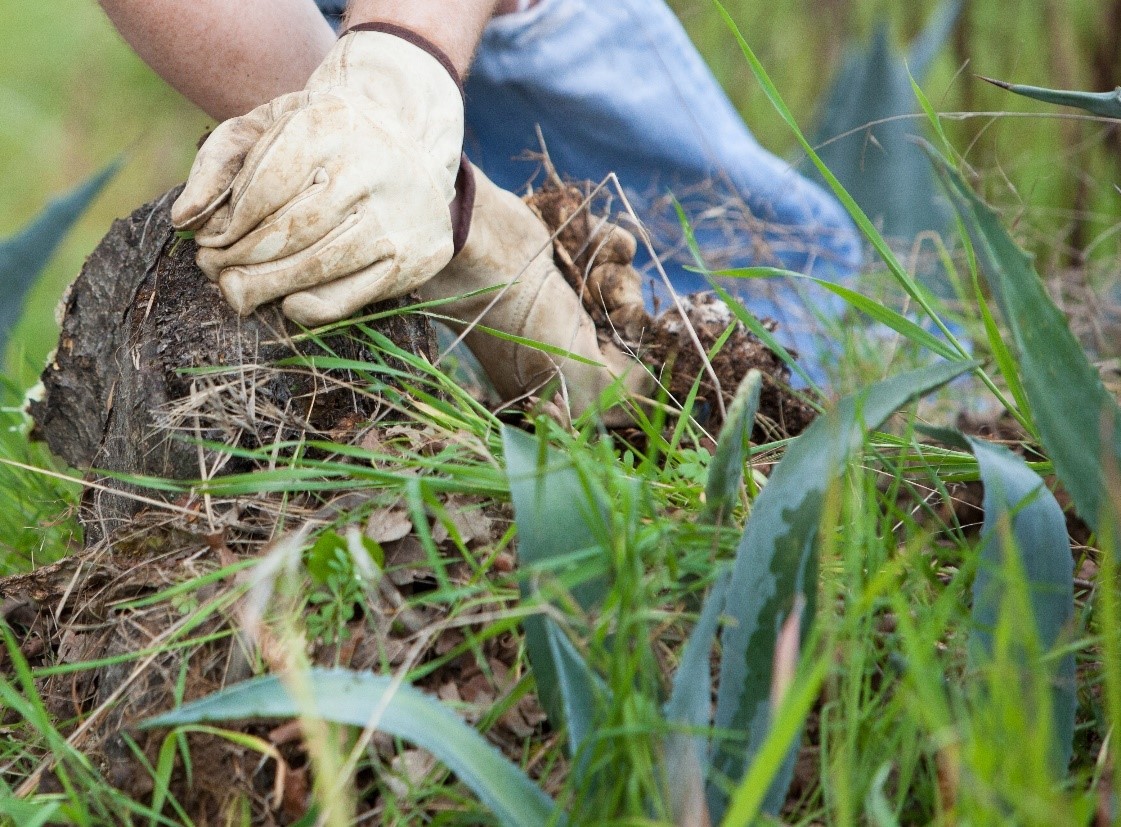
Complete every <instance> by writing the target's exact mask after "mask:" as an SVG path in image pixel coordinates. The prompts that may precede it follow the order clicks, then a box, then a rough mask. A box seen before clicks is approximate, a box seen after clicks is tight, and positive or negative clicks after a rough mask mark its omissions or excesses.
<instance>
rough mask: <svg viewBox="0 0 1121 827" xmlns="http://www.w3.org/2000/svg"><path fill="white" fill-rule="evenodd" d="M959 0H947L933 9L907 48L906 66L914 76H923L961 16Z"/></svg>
mask: <svg viewBox="0 0 1121 827" xmlns="http://www.w3.org/2000/svg"><path fill="white" fill-rule="evenodd" d="M961 8H962V2H961V0H947V1H946V2H945V3H942V5H940V6H938V8H936V9H935V10H934V13H933V14H931V15H930V18H929V19H928V20H927V21H926V25H925V26H923V30H922V31H921V32H919V33H918V34H917V35H916V36H915V39H914V40H912V41H911V45H910V47H909V48H908V50H907V68H908V69H909V70H910V72H911V76H912V77H914V78H925V77H926V75H927V73H928V72H929V71H930V66H931V64H933V63H934V60H935V58H937V57H938V53H939V52H941V51H942V47H943V46H945V45H946V41H948V40H949V39H950V35H951V34H953V33H954V26H956V25H957V22H958V17H959V16H961Z"/></svg>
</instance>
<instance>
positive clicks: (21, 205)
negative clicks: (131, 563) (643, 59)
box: [0, 0, 1121, 384]
mask: <svg viewBox="0 0 1121 827" xmlns="http://www.w3.org/2000/svg"><path fill="white" fill-rule="evenodd" d="M671 5H672V6H673V7H674V9H675V10H676V11H677V12H678V13H679V14H680V16H681V18H682V20H683V21H684V23H685V25H686V27H687V29H688V30H689V32H690V34H691V35H692V36H693V38H694V40H695V41H696V42H697V44H698V46H699V47H700V49H701V51H702V53H703V54H704V55H705V57H706V58H707V59H708V61H709V63H710V64H711V66H712V67H713V70H714V72H715V73H716V75H717V77H718V78H719V79H720V81H721V82H722V83H723V84H724V86H725V88H726V89H727V90H728V93H729V94H730V96H731V97H732V99H733V100H734V101H735V103H736V104H737V105H738V106H739V107H740V109H741V110H742V111H743V112H744V114H745V117H746V119H747V122H748V123H749V125H750V126H751V128H752V129H753V130H754V131H755V133H756V134H757V135H758V137H759V138H760V140H761V141H762V142H763V144H764V145H766V146H768V147H769V148H771V149H773V150H775V151H777V152H779V153H780V154H786V153H789V152H790V151H791V147H792V144H793V142H792V140H791V139H790V136H789V135H788V134H787V133H786V131H785V128H784V127H783V126H782V124H781V123H780V122H779V120H778V118H777V117H776V116H775V114H774V112H773V110H772V109H771V108H770V105H769V104H768V103H767V101H766V100H765V99H764V98H763V96H762V94H760V92H759V90H758V88H757V86H756V85H755V83H754V81H753V80H751V78H750V76H749V73H748V70H747V67H746V65H745V63H744V60H743V57H742V55H741V54H740V52H739V49H738V47H737V46H736V44H735V42H734V41H733V40H732V38H731V37H730V35H729V34H728V32H727V30H726V29H725V28H724V26H723V24H722V22H721V21H720V19H719V17H718V15H717V13H716V10H715V9H714V7H713V6H712V4H711V3H710V2H709V0H671ZM935 5H936V4H935V3H933V2H912V3H887V2H873V0H814V1H813V2H811V0H799V2H788V3H779V4H775V3H763V2H758V0H729V2H728V3H727V6H728V8H729V10H730V11H731V13H732V15H733V16H734V17H735V19H736V20H737V22H738V23H739V25H740V27H741V29H742V30H743V32H744V34H745V36H746V37H747V39H748V41H749V42H750V43H751V45H752V47H753V48H754V49H755V50H756V52H757V53H758V55H759V56H760V58H761V59H762V60H763V62H764V64H765V65H766V67H767V69H768V71H769V72H770V73H771V75H772V77H773V78H774V80H775V82H776V84H777V85H778V87H779V89H780V91H781V92H782V93H783V95H784V96H785V97H786V99H787V102H788V103H789V104H790V105H791V107H792V109H793V111H794V113H795V115H796V116H797V117H798V118H799V120H800V122H801V123H802V124H803V125H804V126H805V127H809V128H810V131H811V132H812V125H813V123H814V122H815V114H816V110H815V106H816V103H817V102H818V101H819V100H820V99H821V97H822V95H823V93H824V91H825V89H826V88H827V86H828V84H829V82H830V80H831V79H832V77H833V74H834V72H835V71H836V68H837V66H838V65H839V63H840V60H841V58H842V54H843V51H844V48H845V44H846V43H859V42H862V41H866V40H867V38H868V36H869V34H870V32H871V31H872V29H873V26H874V25H875V23H876V21H882V20H886V21H888V22H889V24H890V27H891V30H892V33H893V36H894V38H895V39H896V41H897V42H900V43H902V42H905V41H906V40H908V39H909V38H911V37H912V36H913V35H914V34H915V33H916V32H917V31H918V30H919V28H920V27H921V26H922V24H923V22H924V21H925V20H926V18H927V16H928V15H929V14H930V12H931V10H932V9H933V8H934V6H935ZM1119 52H1121V0H1108V2H1101V1H1100V0H1098V2H1094V0H1032V1H1031V2H1029V1H1028V0H1000V2H998V0H976V2H973V3H967V4H966V6H965V9H964V12H963V14H962V19H961V20H960V21H959V25H958V28H957V30H956V32H955V35H954V37H953V39H952V42H951V43H949V44H948V45H947V47H946V48H945V49H944V51H943V53H942V55H941V56H940V58H939V59H938V61H937V63H936V65H935V67H934V70H933V71H932V73H931V75H930V77H929V79H928V80H927V82H926V84H925V86H924V88H925V90H926V93H927V95H928V96H929V98H930V100H931V102H932V103H933V105H934V106H935V107H936V108H937V109H938V110H939V111H941V112H946V113H952V112H994V113H1004V114H996V115H992V116H979V117H971V118H967V119H962V120H947V122H946V128H947V131H948V132H949V134H950V136H951V138H952V139H953V141H954V144H955V146H956V147H957V149H958V150H959V151H960V152H961V153H962V154H963V156H964V157H965V159H966V160H967V161H968V162H969V164H970V165H971V166H972V167H973V169H974V170H975V171H976V172H977V174H978V179H977V181H975V182H974V183H975V184H976V185H978V186H979V187H980V189H981V190H982V192H983V193H984V194H985V195H986V196H987V197H989V198H990V199H992V200H993V201H994V202H995V203H997V204H998V205H1000V206H1002V207H1004V208H1006V209H1007V210H1008V214H1009V219H1010V221H1011V223H1012V225H1013V227H1014V228H1015V229H1016V231H1017V233H1018V234H1019V235H1020V236H1021V238H1023V239H1024V240H1025V241H1026V242H1027V243H1028V244H1029V245H1030V246H1031V247H1032V248H1033V249H1034V250H1035V251H1036V253H1037V255H1039V256H1040V267H1041V269H1042V270H1043V271H1044V272H1049V271H1051V272H1053V271H1055V270H1058V269H1062V268H1073V269H1076V270H1077V269H1078V268H1081V266H1082V265H1083V264H1084V256H1085V253H1086V251H1087V250H1088V251H1089V253H1090V255H1091V257H1092V258H1093V259H1094V260H1095V262H1097V263H1098V266H1099V267H1103V268H1106V269H1109V268H1112V267H1113V263H1114V262H1115V261H1116V260H1117V258H1118V251H1119V248H1118V234H1117V233H1116V229H1117V226H1118V222H1117V213H1118V210H1117V207H1118V204H1119V203H1121V200H1119V199H1121V196H1119V195H1118V193H1117V190H1116V189H1115V186H1114V183H1115V182H1116V181H1118V180H1119V179H1118V175H1117V172H1118V170H1117V159H1118V155H1119V153H1118V147H1119V146H1121V144H1119V143H1118V137H1117V130H1116V128H1115V127H1113V126H1109V125H1106V124H1103V123H1101V122H1094V121H1091V120H1086V119H1080V118H1078V117H1077V116H1075V115H1074V114H1073V113H1062V112H1059V111H1057V110H1056V109H1055V108H1052V107H1047V106H1045V105H1042V104H1037V103H1033V102H1031V101H1027V100H1023V99H1020V98H1017V97H1015V96H1012V95H1009V94H1007V93H1005V92H1002V91H1000V90H998V89H995V88H993V87H991V86H989V85H987V84H985V83H983V82H981V81H979V80H977V79H976V78H975V77H974V74H983V75H991V76H994V77H998V78H1001V79H1005V80H1011V81H1015V82H1019V83H1028V84H1034V85H1044V86H1057V87H1065V88H1081V89H1092V90H1101V89H1109V88H1112V87H1113V86H1116V85H1117V84H1118V82H1119V81H1121V69H1119V67H1121V54H1119ZM0 67H2V68H0V164H2V167H0V180H2V181H3V184H4V186H3V193H2V195H0V237H2V236H5V235H8V234H10V233H12V232H14V231H16V230H17V229H18V228H19V227H21V226H22V225H24V224H25V223H26V222H27V221H28V220H30V219H31V217H32V216H33V215H34V214H35V213H36V212H38V210H39V209H41V208H42V206H43V204H44V203H45V202H46V201H47V199H48V198H49V197H50V196H51V195H52V194H56V193H58V192H60V191H63V190H65V189H67V188H69V187H71V186H73V185H74V184H76V183H78V182H79V181H81V180H83V179H84V178H85V177H86V176H88V175H89V174H91V173H92V172H94V171H96V170H98V169H100V168H101V167H103V166H104V165H105V164H106V163H107V162H109V161H110V160H112V159H113V158H114V157H116V156H117V155H118V154H120V153H122V152H123V153H125V165H124V167H123V169H122V171H121V173H120V174H119V175H118V176H117V177H116V178H115V179H114V180H113V182H112V183H111V184H110V186H109V187H108V188H107V189H106V190H105V192H103V193H102V195H101V196H100V197H99V198H98V199H97V201H96V203H95V204H94V206H93V208H92V209H91V210H90V211H89V212H88V213H87V214H86V216H85V217H84V218H83V220H82V221H81V223H80V224H79V225H78V227H77V228H76V229H75V231H74V232H73V233H71V234H70V236H69V237H68V238H67V240H66V243H65V244H64V245H63V247H62V249H61V250H60V251H59V253H58V255H57V256H56V257H55V259H54V261H53V262H52V264H51V266H50V268H49V270H48V271H47V273H46V275H45V277H44V278H43V279H42V281H41V282H40V284H39V285H38V286H37V288H36V290H35V291H34V293H33V294H32V296H31V298H30V300H29V302H28V310H27V313H26V315H25V318H24V319H23V321H22V323H21V325H20V328H19V329H18V330H17V331H15V333H14V335H13V338H12V343H11V345H10V347H9V352H8V362H7V364H8V368H9V370H8V372H9V373H10V374H11V375H12V376H13V377H14V378H16V379H17V381H19V382H20V383H23V384H26V383H28V382H30V381H32V380H33V377H34V376H35V375H36V373H37V372H38V370H39V366H40V365H41V364H42V361H43V358H44V356H45V355H46V353H47V352H48V351H49V349H50V348H51V347H52V346H53V344H54V339H55V326H54V321H53V308H54V304H55V302H56V301H57V299H58V297H59V295H61V293H62V290H63V288H64V287H65V285H66V284H67V283H68V282H69V281H70V280H71V279H72V278H73V276H74V275H75V274H76V273H77V271H78V269H79V267H80V266H81V263H82V261H83V259H84V257H85V256H86V255H87V254H88V253H89V251H90V250H91V249H92V248H93V247H94V245H95V244H96V243H97V241H98V240H99V239H100V238H101V236H102V235H103V234H104V233H105V232H106V231H107V229H108V227H109V225H110V223H111V222H112V220H113V219H114V218H117V217H120V216H124V215H127V214H128V213H129V212H131V211H132V210H133V209H134V208H136V207H137V206H139V205H140V204H142V203H144V202H145V201H147V200H149V199H151V198H153V197H155V196H156V195H158V194H160V193H162V192H163V191H164V190H166V189H167V188H169V187H171V186H173V185H174V184H176V183H177V182H179V181H181V180H182V179H183V178H184V177H185V175H186V173H187V170H188V169H189V166H190V161H191V158H192V157H193V153H194V147H195V144H196V142H197V140H198V137H199V136H200V135H201V134H202V132H203V130H204V129H205V127H206V126H207V124H208V123H209V122H208V119H207V118H206V117H205V116H204V115H202V114H201V113H200V112H198V111H197V110H195V109H194V108H193V107H192V106H191V105H190V104H188V103H187V102H186V101H184V100H183V99H182V98H181V97H180V96H179V95H178V94H177V93H175V92H174V91H172V90H170V89H169V88H168V87H167V86H166V85H165V84H164V83H163V82H162V81H160V80H159V79H158V78H157V77H156V76H155V75H153V74H152V73H151V72H150V71H149V70H148V69H147V68H146V67H145V66H144V65H143V64H142V63H141V62H140V61H139V60H138V59H137V58H136V57H135V56H134V55H133V54H132V53H131V52H130V51H129V49H128V47H127V46H126V45H125V44H124V43H123V41H121V39H120V38H119V37H118V36H117V34H116V33H115V31H114V30H113V28H112V27H111V26H110V24H109V23H108V21H107V20H106V19H105V17H104V15H103V13H102V12H101V10H100V7H99V6H98V5H97V4H96V2H93V0H55V2H52V3H33V2H13V3H6V4H4V6H3V7H0ZM1015 113H1035V114H1034V115H1032V116H1031V117H1020V116H1018V115H1016V114H1015Z"/></svg>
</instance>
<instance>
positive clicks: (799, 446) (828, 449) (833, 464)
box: [709, 362, 973, 820]
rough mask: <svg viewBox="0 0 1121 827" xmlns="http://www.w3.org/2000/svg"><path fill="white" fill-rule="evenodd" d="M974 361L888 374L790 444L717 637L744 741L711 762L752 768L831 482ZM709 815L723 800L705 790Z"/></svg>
mask: <svg viewBox="0 0 1121 827" xmlns="http://www.w3.org/2000/svg"><path fill="white" fill-rule="evenodd" d="M972 367H973V363H971V362H949V363H940V364H937V365H934V366H931V367H928V368H924V369H922V370H918V371H912V372H909V373H905V374H901V375H900V376H896V377H893V378H891V379H887V380H884V381H882V382H879V383H877V384H876V385H874V386H872V387H871V388H870V389H868V390H867V391H865V392H863V393H861V394H859V395H854V396H849V397H846V398H844V399H842V400H841V401H840V402H839V403H838V404H837V407H836V408H835V409H833V410H832V411H829V412H828V413H826V414H825V415H824V416H822V417H819V418H818V419H817V420H816V421H815V422H814V423H813V424H812V425H811V426H810V427H809V428H808V429H807V430H806V431H805V432H804V433H803V434H802V435H800V436H799V437H798V438H797V439H795V440H793V441H792V442H791V443H790V446H789V447H788V448H787V451H786V454H785V455H784V456H783V459H782V461H781V462H780V463H779V464H778V466H776V468H775V470H774V472H773V473H772V474H771V478H770V480H768V482H767V485H766V486H765V487H764V488H763V491H762V493H761V494H760V495H759V497H758V498H757V499H756V500H755V505H754V507H753V508H752V513H751V517H750V518H749V519H748V521H747V527H746V530H745V531H744V534H743V537H742V539H741V540H740V544H739V549H738V551H737V555H736V560H735V563H734V565H733V570H732V581H731V585H730V586H729V592H728V603H727V607H726V614H727V615H728V616H729V617H730V618H731V620H732V622H731V623H730V624H729V625H728V626H726V627H725V629H724V632H723V634H722V636H721V643H722V649H723V657H722V659H721V662H720V686H719V690H718V695H717V706H716V727H717V729H719V730H723V731H727V732H743V733H746V735H747V745H746V747H744V746H743V745H741V744H736V745H730V746H729V745H722V746H721V747H719V748H718V749H717V751H716V755H715V757H714V762H713V763H714V767H715V768H716V769H717V770H718V771H719V772H720V773H721V774H722V775H723V776H724V777H726V778H728V779H730V780H731V781H732V782H733V783H735V782H738V781H739V780H740V779H741V778H742V776H743V775H744V771H745V769H746V768H747V767H748V766H750V764H751V762H752V760H753V759H754V757H755V755H756V754H757V752H758V750H759V748H760V746H761V745H762V744H763V742H764V741H765V740H766V738H767V734H768V732H769V730H770V729H771V725H772V721H771V708H770V697H769V694H770V688H771V676H772V664H773V663H774V655H775V646H776V635H777V632H778V630H779V629H780V628H782V625H783V623H784V622H785V621H786V619H787V617H788V616H789V614H790V612H791V611H793V610H794V608H795V606H796V604H797V601H798V600H799V595H801V597H802V599H804V600H805V601H806V612H805V615H804V622H803V623H802V626H801V628H802V635H803V640H804V639H805V635H806V633H807V632H808V629H809V627H810V625H811V623H812V619H813V616H814V598H815V595H816V589H817V556H816V549H817V540H818V531H819V529H820V523H821V519H822V515H823V510H824V506H825V499H826V493H827V490H828V488H829V487H830V486H831V485H832V484H833V483H834V482H835V480H837V479H838V477H839V476H840V475H841V474H842V472H843V471H844V468H845V465H846V463H847V461H848V458H849V456H850V455H851V453H852V452H853V451H855V450H856V449H857V448H858V447H859V446H860V444H861V443H862V442H863V439H864V433H865V431H866V430H867V429H868V428H873V427H876V426H877V425H879V423H881V422H882V421H883V420H884V419H886V418H887V417H888V416H889V415H890V414H891V413H892V412H893V411H895V410H896V409H897V408H899V407H900V406H901V405H903V404H904V403H906V402H907V401H908V400H909V399H911V398H913V397H915V396H918V395H920V394H923V393H926V392H928V391H930V390H932V389H934V388H936V387H939V386H940V385H943V384H945V383H946V382H948V381H950V380H951V379H953V378H954V377H956V376H959V375H960V374H962V373H963V372H965V371H967V370H970V369H971V368H972ZM792 757H793V751H791V757H790V758H788V759H787V761H786V765H785V766H784V767H783V769H782V771H781V772H780V773H779V775H778V777H777V778H776V779H775V780H774V783H773V785H772V787H771V790H770V792H769V793H768V795H767V799H766V805H765V809H766V810H767V812H770V813H776V812H777V809H778V807H779V806H780V805H781V803H782V800H783V797H784V795H785V791H786V788H787V786H788V785H789V779H790V773H791V772H792V770H793V763H792ZM709 801H710V804H711V805H712V806H711V810H712V815H713V817H714V819H716V820H719V818H720V816H721V814H722V813H723V811H724V807H725V804H726V801H725V800H724V795H723V793H722V791H721V790H720V789H719V788H718V786H716V785H713V786H712V787H711V788H710V796H709Z"/></svg>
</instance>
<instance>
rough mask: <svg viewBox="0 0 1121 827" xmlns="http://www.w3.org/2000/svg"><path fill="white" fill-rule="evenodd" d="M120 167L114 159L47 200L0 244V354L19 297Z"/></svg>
mask: <svg viewBox="0 0 1121 827" xmlns="http://www.w3.org/2000/svg"><path fill="white" fill-rule="evenodd" d="M120 166H121V161H120V159H119V158H118V159H117V160H115V161H113V162H112V163H111V164H109V166H107V167H105V169H103V170H101V172H99V173H97V174H96V175H94V176H92V177H91V178H89V179H88V180H87V181H85V182H84V183H82V184H79V185H78V186H77V187H75V188H74V189H72V190H70V192H68V193H66V194H65V195H60V196H58V197H57V198H54V199H52V200H51V202H50V203H49V204H47V206H46V208H45V209H44V210H43V211H42V212H41V213H39V215H38V216H37V217H36V218H35V220H34V221H32V222H31V223H30V224H28V225H27V226H26V227H24V228H23V230H21V231H20V232H18V233H16V234H15V235H13V236H9V237H8V238H5V239H2V240H0V353H3V351H4V347H5V345H6V344H7V341H8V336H9V335H10V334H11V331H12V328H13V327H15V324H16V322H17V321H19V317H20V314H21V313H22V311H23V297H24V295H26V293H27V291H28V290H29V289H30V288H31V285H33V284H34V283H35V281H36V279H38V278H39V274H40V273H42V272H43V268H44V267H46V266H47V263H48V262H49V261H50V260H51V256H52V255H54V251H55V250H56V249H57V248H58V245H59V244H60V243H61V242H62V239H63V238H64V237H65V236H66V234H67V233H68V232H69V231H70V228H71V227H73V226H74V223H75V222H76V221H77V220H78V219H79V218H80V217H81V215H82V213H84V212H85V211H86V208H87V207H88V206H89V205H90V202H92V201H93V199H94V198H96V197H97V194H98V193H99V192H101V189H102V188H103V187H104V186H105V184H106V183H108V182H109V179H110V178H112V177H113V176H114V175H115V174H116V172H117V170H118V169H119V168H120Z"/></svg>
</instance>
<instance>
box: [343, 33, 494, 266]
mask: <svg viewBox="0 0 1121 827" xmlns="http://www.w3.org/2000/svg"><path fill="white" fill-rule="evenodd" d="M352 32H381V33H383V34H391V35H393V36H394V37H399V38H401V39H402V40H404V41H405V42H406V43H411V44H413V45H414V46H416V47H417V48H418V49H422V50H424V51H425V52H427V53H428V54H430V55H432V57H434V58H435V59H436V61H437V62H438V63H439V64H440V65H441V66H443V67H444V69H446V70H447V73H448V74H449V75H451V79H452V80H454V81H455V85H456V86H457V87H458V88H459V96H460V98H462V97H463V79H462V78H461V77H460V76H459V72H457V71H456V70H455V66H454V65H452V62H451V59H450V58H448V56H447V55H446V54H444V50H443V49H441V48H440V47H439V46H437V45H436V44H435V43H433V42H432V41H431V40H429V39H428V38H426V37H421V36H420V35H419V34H417V33H416V32H414V31H413V30H412V29H406V28H405V27H404V26H398V25H396V24H394V23H383V22H377V21H374V22H371V23H359V24H358V25H357V26H351V27H350V28H349V29H347V30H346V31H345V32H343V33H342V34H341V35H339V37H346V36H347V35H348V34H351V33H352ZM474 210H475V173H474V171H473V170H472V169H471V162H470V161H468V160H467V154H466V153H464V154H462V155H461V156H460V158H459V172H458V173H457V174H456V176H455V198H454V199H452V203H451V215H452V250H453V253H452V255H456V254H457V253H459V251H460V250H462V249H463V245H464V244H466V243H467V235H468V233H470V232H471V214H472V212H474Z"/></svg>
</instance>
